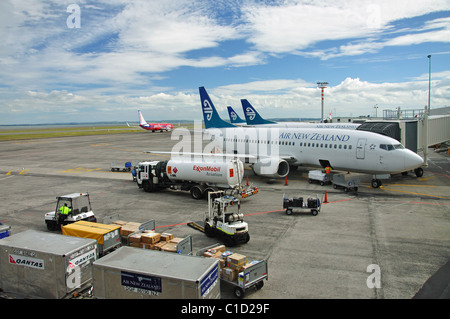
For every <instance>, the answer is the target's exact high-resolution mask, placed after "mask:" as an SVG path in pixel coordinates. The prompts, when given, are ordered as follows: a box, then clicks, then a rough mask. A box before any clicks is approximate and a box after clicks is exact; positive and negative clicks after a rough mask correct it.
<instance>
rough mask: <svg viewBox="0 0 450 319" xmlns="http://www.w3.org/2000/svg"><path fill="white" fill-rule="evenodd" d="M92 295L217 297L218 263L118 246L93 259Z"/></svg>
mask: <svg viewBox="0 0 450 319" xmlns="http://www.w3.org/2000/svg"><path fill="white" fill-rule="evenodd" d="M93 283H94V284H93V286H94V297H96V298H102V299H103V298H105V299H118V298H121V299H130V298H132V299H137V298H152V299H213V298H214V299H218V298H220V282H219V262H218V260H217V259H215V258H198V257H195V256H185V255H179V254H172V253H166V252H161V251H155V250H150V249H139V248H134V247H120V248H119V249H117V250H115V251H113V252H112V253H110V254H108V255H106V256H105V257H102V258H100V259H98V260H97V261H95V262H94V265H93Z"/></svg>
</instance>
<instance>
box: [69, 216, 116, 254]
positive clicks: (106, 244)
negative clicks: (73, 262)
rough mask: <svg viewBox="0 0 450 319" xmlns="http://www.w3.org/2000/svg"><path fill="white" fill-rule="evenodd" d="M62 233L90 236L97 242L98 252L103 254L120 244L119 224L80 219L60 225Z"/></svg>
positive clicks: (83, 236)
mask: <svg viewBox="0 0 450 319" xmlns="http://www.w3.org/2000/svg"><path fill="white" fill-rule="evenodd" d="M61 229H62V234H63V235H66V236H74V237H82V238H92V239H95V240H96V241H97V243H98V253H99V255H100V256H103V255H105V254H107V253H109V252H111V251H113V250H115V249H117V248H118V247H120V245H121V241H120V226H119V225H106V224H100V223H92V222H87V221H84V220H80V221H78V222H75V223H71V224H68V225H66V226H62V227H61Z"/></svg>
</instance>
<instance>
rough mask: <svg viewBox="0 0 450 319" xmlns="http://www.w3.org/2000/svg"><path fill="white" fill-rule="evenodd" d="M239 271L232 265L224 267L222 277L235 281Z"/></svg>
mask: <svg viewBox="0 0 450 319" xmlns="http://www.w3.org/2000/svg"><path fill="white" fill-rule="evenodd" d="M237 274H238V272H237V271H236V270H235V269H233V268H230V267H224V268H222V277H223V279H226V280H228V281H235V280H236V279H237Z"/></svg>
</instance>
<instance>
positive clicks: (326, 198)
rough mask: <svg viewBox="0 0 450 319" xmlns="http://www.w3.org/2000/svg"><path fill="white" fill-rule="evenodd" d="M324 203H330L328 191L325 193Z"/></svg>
mask: <svg viewBox="0 0 450 319" xmlns="http://www.w3.org/2000/svg"><path fill="white" fill-rule="evenodd" d="M323 202H324V203H328V196H327V191H325V200H324V201H323Z"/></svg>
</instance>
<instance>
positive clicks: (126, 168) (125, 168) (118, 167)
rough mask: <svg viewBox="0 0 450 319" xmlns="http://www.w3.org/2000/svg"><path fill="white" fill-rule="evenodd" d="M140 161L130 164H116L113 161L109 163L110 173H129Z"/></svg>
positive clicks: (116, 162)
mask: <svg viewBox="0 0 450 319" xmlns="http://www.w3.org/2000/svg"><path fill="white" fill-rule="evenodd" d="M139 162H140V161H137V160H136V161H131V162H118V161H113V162H111V165H110V167H111V172H114V171H116V172H120V171H122V172H130V171H131V169H132V168H133V167H135V166H137V165H138V164H139Z"/></svg>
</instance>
